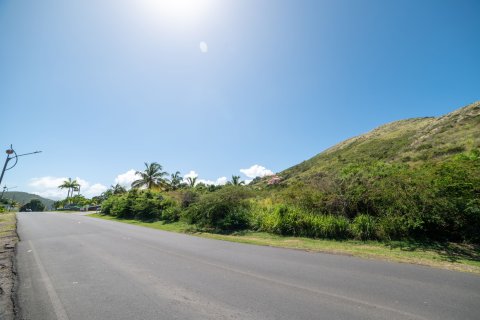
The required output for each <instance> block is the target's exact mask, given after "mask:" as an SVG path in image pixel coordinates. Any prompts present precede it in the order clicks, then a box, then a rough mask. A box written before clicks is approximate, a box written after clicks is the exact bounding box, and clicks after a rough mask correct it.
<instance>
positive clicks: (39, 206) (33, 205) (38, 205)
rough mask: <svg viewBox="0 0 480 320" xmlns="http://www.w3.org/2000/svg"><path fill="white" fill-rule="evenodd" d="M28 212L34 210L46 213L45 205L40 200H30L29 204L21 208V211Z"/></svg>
mask: <svg viewBox="0 0 480 320" xmlns="http://www.w3.org/2000/svg"><path fill="white" fill-rule="evenodd" d="M27 210H32V211H34V212H35V211H37V212H38V211H44V210H45V205H44V204H43V203H42V202H41V201H40V200H39V199H32V200H30V202H29V203H27V204H25V205H23V206H21V207H20V211H27Z"/></svg>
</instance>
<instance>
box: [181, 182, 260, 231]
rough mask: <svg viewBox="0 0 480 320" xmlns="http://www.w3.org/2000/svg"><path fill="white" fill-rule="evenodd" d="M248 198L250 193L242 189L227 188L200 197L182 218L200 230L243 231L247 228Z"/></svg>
mask: <svg viewBox="0 0 480 320" xmlns="http://www.w3.org/2000/svg"><path fill="white" fill-rule="evenodd" d="M250 196H251V193H250V191H249V190H248V189H246V188H244V187H241V186H227V187H224V188H222V189H220V190H217V191H214V192H211V193H206V194H203V195H201V196H200V197H199V198H198V200H197V201H196V202H194V203H191V204H190V205H189V207H188V208H187V209H186V210H185V211H184V212H183V217H184V218H185V219H186V221H187V222H189V223H192V224H196V225H197V226H198V227H200V228H206V229H214V230H217V231H232V230H239V229H245V228H247V227H248V226H249V224H248V222H249V219H248V215H249V207H250V204H249V202H248V201H247V198H249V197H250Z"/></svg>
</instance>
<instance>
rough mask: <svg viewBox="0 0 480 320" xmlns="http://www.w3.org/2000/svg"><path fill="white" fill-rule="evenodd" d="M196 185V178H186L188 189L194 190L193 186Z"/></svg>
mask: <svg viewBox="0 0 480 320" xmlns="http://www.w3.org/2000/svg"><path fill="white" fill-rule="evenodd" d="M196 183H197V177H188V178H187V184H188V186H189V187H190V188H195V184H196Z"/></svg>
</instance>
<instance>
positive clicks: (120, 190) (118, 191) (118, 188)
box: [110, 183, 127, 194]
mask: <svg viewBox="0 0 480 320" xmlns="http://www.w3.org/2000/svg"><path fill="white" fill-rule="evenodd" d="M110 190H111V192H112V194H123V193H125V192H127V190H126V189H125V188H124V187H123V186H121V185H120V184H118V183H117V184H116V185H114V186H110Z"/></svg>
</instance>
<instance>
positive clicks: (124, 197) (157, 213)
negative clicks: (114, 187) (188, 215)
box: [102, 189, 180, 222]
mask: <svg viewBox="0 0 480 320" xmlns="http://www.w3.org/2000/svg"><path fill="white" fill-rule="evenodd" d="M102 214H104V215H110V216H114V217H117V218H121V219H137V220H141V221H157V220H162V221H168V222H173V221H178V219H179V216H180V209H179V208H178V205H177V203H176V202H175V201H174V200H172V199H170V198H169V197H167V196H165V195H163V194H161V193H158V192H153V191H150V190H141V191H139V190H137V189H132V190H130V191H129V192H127V193H124V194H118V195H112V196H110V197H109V198H107V199H106V200H105V201H103V203H102Z"/></svg>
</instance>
